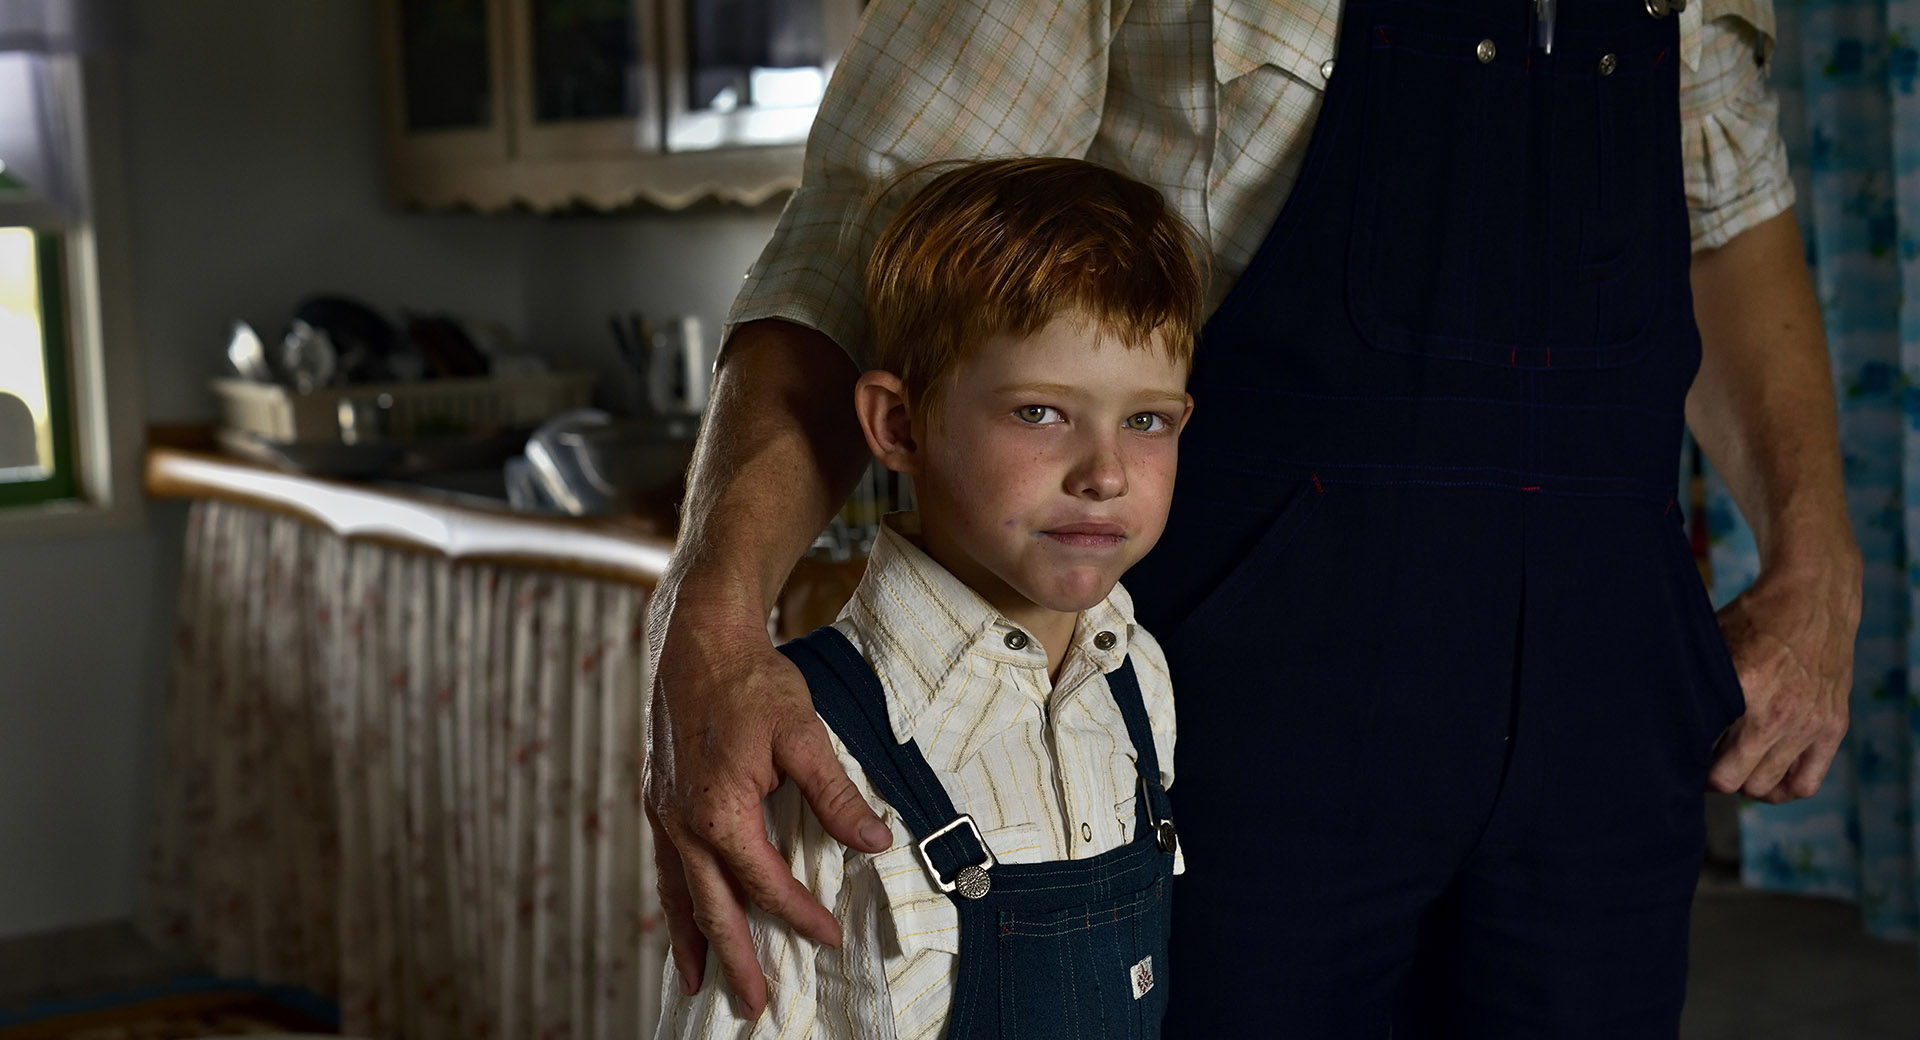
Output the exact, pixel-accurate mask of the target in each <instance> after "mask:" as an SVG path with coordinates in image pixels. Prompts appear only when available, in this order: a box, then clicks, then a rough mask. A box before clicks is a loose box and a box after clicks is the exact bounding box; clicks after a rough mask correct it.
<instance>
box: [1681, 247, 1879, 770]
mask: <svg viewBox="0 0 1920 1040" xmlns="http://www.w3.org/2000/svg"><path fill="white" fill-rule="evenodd" d="M1691 273H1692V281H1693V309H1694V317H1695V319H1696V320H1697V321H1698V322H1699V326H1700V342H1701V348H1702V357H1701V364H1700V374H1699V376H1698V377H1697V378H1696V379H1695V380H1694V384H1693V388H1692V390H1691V392H1689V393H1688V395H1687V425H1688V426H1689V427H1691V428H1692V430H1693V433H1694V436H1695V437H1696V438H1697V439H1698V440H1699V442H1700V446H1701V447H1702V448H1703V449H1705V451H1706V453H1707V458H1708V459H1710V460H1712V462H1713V464H1714V467H1715V468H1716V469H1718V470H1719V471H1720V474H1721V476H1723V477H1724V478H1725V479H1726V482H1727V488H1728V490H1730V491H1731V492H1732V493H1733V497H1734V500H1735V501H1736V502H1737V503H1738V504H1739V506H1740V512H1741V514H1742V515H1743V516H1745V517H1746V518H1747V521H1748V523H1749V524H1751V525H1752V527H1753V536H1754V542H1755V545H1756V546H1757V547H1758V548H1759V551H1760V576H1759V578H1758V579H1757V580H1756V581H1755V582H1754V584H1753V587H1752V588H1750V589H1748V590H1747V591H1746V592H1745V593H1743V594H1741V595H1740V596H1739V597H1738V598H1736V599H1735V600H1734V601H1733V602H1732V603H1729V604H1728V605H1727V606H1726V608H1725V609H1724V610H1722V611H1721V612H1720V630H1721V632H1722V633H1723V634H1724V635H1725V636H1726V638H1727V646H1728V648H1729V649H1730V650H1731V651H1732V653H1733V662H1734V668H1735V670H1736V671H1738V672H1739V673H1740V683H1741V686H1742V687H1743V690H1744V693H1745V695H1746V701H1747V711H1746V714H1745V715H1744V716H1742V717H1741V719H1740V720H1739V721H1738V722H1736V723H1734V725H1733V726H1731V727H1729V728H1728V730H1727V732H1726V733H1725V734H1723V735H1722V736H1721V738H1720V746H1719V749H1718V753H1717V754H1716V755H1715V760H1714V764H1713V768H1712V769H1711V771H1710V772H1709V773H1708V778H1707V783H1708V785H1709V786H1710V787H1712V788H1713V789H1715V790H1719V791H1739V792H1741V793H1743V794H1745V795H1746V796H1747V797H1749V798H1755V799H1760V800H1764V801H1769V802H1785V801H1791V800H1792V799H1795V798H1805V797H1807V796H1808V795H1811V794H1813V793H1814V792H1815V791H1818V790H1819V789H1820V782H1821V781H1822V780H1823V779H1825V778H1826V775H1827V769H1828V767H1829V766H1831V765H1832V764H1833V756H1834V753H1835V752H1836V751H1837V750H1838V749H1839V747H1840V739H1841V737H1843V736H1844V735H1845V734H1846V731H1847V697H1848V693H1849V688H1850V687H1851V685H1852V682H1853V637H1854V632H1855V630H1856V629H1857V628H1858V627H1859V624H1860V551H1859V548H1858V547H1857V546H1856V545H1855V544H1854V539H1853V532H1852V529H1851V528H1850V526H1849V523H1848V519H1847V503H1846V491H1845V485H1844V482H1843V480H1842V467H1841V463H1840V436H1839V426H1838V422H1837V420H1836V419H1835V416H1834V403H1833V381H1832V373H1831V369H1830V367H1829V362H1828V359H1827V344H1826V336H1825V333H1824V331H1823V329H1822V325H1821V320H1820V306H1819V302H1818V300H1817V299H1816V298H1815V296H1814V291H1813V283H1812V280H1811V279H1810V278H1809V277H1808V274H1807V264H1806V251H1805V250H1804V249H1803V248H1802V247H1801V244H1800V232H1799V229H1798V227H1797V226H1796V225H1795V224H1794V218H1793V213H1792V211H1788V212H1785V213H1781V214H1779V215H1778V216H1775V217H1772V218H1770V219H1768V220H1765V221H1762V222H1761V223H1759V224H1756V225H1754V226H1753V227H1751V228H1748V229H1747V230H1745V231H1743V232H1741V233H1740V234H1739V235H1737V236H1735V237H1734V239H1733V240H1732V241H1730V242H1728V243H1727V244H1726V245H1723V246H1721V247H1719V248H1717V249H1710V250H1703V251H1701V252H1699V253H1696V254H1694V258H1693V266H1692V269H1691Z"/></svg>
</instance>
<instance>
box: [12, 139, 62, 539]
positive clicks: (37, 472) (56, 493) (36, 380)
mask: <svg viewBox="0 0 1920 1040" xmlns="http://www.w3.org/2000/svg"><path fill="white" fill-rule="evenodd" d="M4 177H5V172H4V171H0V178H4ZM6 186H7V184H6V181H5V180H4V179H0V190H4V188H5V187H6ZM63 255H64V251H63V250H62V249H61V236H60V233H59V232H57V231H40V230H37V229H34V228H28V227H0V506H5V505H18V504H21V503H25V502H44V501H49V500H54V499H65V498H72V497H73V495H74V479H73V446H72V427H71V425H70V422H71V420H70V418H69V411H70V410H69V408H68V402H69V400H70V398H69V396H68V393H69V392H68V389H67V382H68V380H67V351H66V322H65V320H64V304H63V300H64V295H63V294H62V293H61V291H60V290H61V283H62V282H63V281H64V280H65V279H64V273H63V270H62V258H63Z"/></svg>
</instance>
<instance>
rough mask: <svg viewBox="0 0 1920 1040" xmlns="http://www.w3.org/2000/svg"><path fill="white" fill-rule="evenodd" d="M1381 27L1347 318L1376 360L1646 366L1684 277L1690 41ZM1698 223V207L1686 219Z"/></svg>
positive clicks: (1366, 112)
mask: <svg viewBox="0 0 1920 1040" xmlns="http://www.w3.org/2000/svg"><path fill="white" fill-rule="evenodd" d="M1648 26H1649V28H1647V29H1644V30H1642V29H1636V30H1634V31H1631V32H1619V33H1615V34H1612V36H1593V37H1588V38H1585V39H1581V40H1576V41H1567V43H1566V44H1565V45H1564V46H1559V47H1557V48H1556V51H1555V54H1554V56H1553V58H1552V59H1551V65H1550V67H1549V66H1548V64H1547V61H1548V59H1544V58H1542V57H1541V56H1540V55H1538V54H1537V53H1534V52H1532V50H1531V48H1530V47H1529V45H1528V40H1527V37H1526V33H1525V30H1524V27H1519V28H1516V27H1515V26H1513V25H1509V24H1506V23H1487V24H1486V25H1484V26H1482V27H1481V28H1479V29H1478V30H1475V29H1471V28H1468V29H1465V30H1463V31H1454V32H1446V33H1442V32H1434V31H1427V30H1425V29H1423V28H1420V27H1416V26H1410V25H1404V24H1379V25H1375V26H1374V27H1373V28H1372V35H1371V37H1370V41H1371V44H1372V46H1371V48H1370V50H1369V56H1368V59H1367V67H1366V69H1365V70H1364V71H1365V77H1366V79H1365V85H1364V91H1365V98H1364V102H1363V104H1362V106H1361V107H1362V111H1363V121H1364V128H1363V132H1362V145H1361V156H1362V159H1361V164H1360V168H1361V171H1362V172H1361V178H1362V182H1361V184H1360V187H1359V192H1358V195H1357V197H1356V202H1355V207H1354V214H1353V223H1352V231H1351V235H1350V242H1349V251H1348V258H1347V262H1348V279H1347V284H1348V301H1347V303H1348V310H1349V313H1350V315H1351V317H1352V320H1353V322H1354V325H1355V327H1356V329H1357V330H1358V331H1359V333H1360V335H1361V336H1362V338H1364V339H1365V340H1366V341H1367V342H1368V343H1369V344H1370V345H1372V346H1373V347H1375V348H1376V349H1380V350H1384V351H1389V352H1394V353H1402V354H1411V355H1419V356H1423V357H1434V358H1446V359H1453V360H1461V361H1473V362H1479V363H1483V364H1489V365H1501V366H1514V367H1521V368H1531V369H1554V368H1561V369H1567V368H1571V369H1594V368H1606V367H1613V366H1617V365H1624V364H1629V363H1632V362H1633V361H1636V360H1638V359H1639V358H1640V356H1641V355H1642V354H1643V353H1644V352H1645V349H1646V346H1647V343H1648V342H1649V340H1650V339H1651V337H1650V336H1649V335H1648V333H1649V329H1650V326H1651V324H1652V320H1653V318H1654V316H1655V315H1657V314H1659V313H1661V312H1662V307H1663V305H1664V303H1665V302H1666V293H1668V292H1669V291H1671V288H1672V285H1673V284H1674V280H1675V276H1676V268H1675V266H1674V265H1675V263H1676V260H1677V259H1678V260H1679V261H1682V262H1683V261H1684V256H1679V257H1678V258H1676V251H1675V250H1674V249H1673V248H1670V240H1671V241H1672V242H1674V243H1677V244H1678V245H1679V250H1678V252H1679V253H1680V254H1684V252H1685V241H1686V239H1685V234H1684V229H1678V230H1679V231H1680V234H1679V236H1678V238H1677V239H1676V238H1675V236H1674V235H1673V234H1671V233H1670V232H1672V231H1674V230H1676V229H1674V228H1671V227H1668V226H1665V225H1663V223H1662V221H1663V220H1664V214H1667V213H1669V212H1671V211H1672V210H1673V204H1674V203H1675V202H1676V201H1677V200H1678V197H1679V192H1680V190H1681V183H1680V168H1679V133H1680V131H1679V124H1678V116H1677V109H1676V105H1677V96H1678V93H1677V92H1678V78H1677V73H1676V71H1675V64H1676V61H1677V59H1676V58H1675V57H1674V56H1672V55H1670V54H1669V53H1668V49H1667V48H1665V47H1663V46H1662V45H1661V44H1660V42H1659V37H1660V36H1661V35H1671V32H1672V27H1671V26H1665V27H1662V26H1661V25H1660V24H1659V23H1656V22H1654V21H1653V20H1651V19H1649V20H1648ZM1682 212H1683V211H1682Z"/></svg>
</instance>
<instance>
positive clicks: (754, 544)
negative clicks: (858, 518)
mask: <svg viewBox="0 0 1920 1040" xmlns="http://www.w3.org/2000/svg"><path fill="white" fill-rule="evenodd" d="M859 374H860V373H859V371H858V369H857V368H856V367H855V366H854V364H853V362H852V361H851V360H850V359H849V358H848V357H847V355H846V354H845V353H844V352H843V351H841V349H840V348H839V347H838V346H836V345H835V344H834V342H833V341H832V340H831V339H828V338H827V337H826V336H825V335H823V334H821V333H819V332H816V331H814V330H812V329H809V328H805V327H804V326H800V325H795V324H792V323H790V322H785V321H777V320H764V321H754V322H748V323H746V324H743V325H741V326H740V327H739V328H737V329H735V330H734V333H733V335H732V337H731V338H730V339H729V340H728V342H727V348H726V350H725V351H724V352H723V353H722V358H721V364H720V370H719V372H718V374H717V376H716V378H715V381H714V385H713V396H712V400H711V401H710V403H709V405H708V411H707V418H706V422H705V424H704V425H703V427H702V429H701V432H700V442H699V445H698V446H697V448H696V449H695V451H694V458H693V466H692V469H691V471H690V473H689V475H688V481H687V497H686V502H685V504H684V506H683V507H682V509H681V516H680V539H679V544H678V546H677V547H676V548H675V551H674V558H673V563H672V566H671V567H670V568H669V570H668V574H667V580H666V582H665V586H666V588H667V589H669V590H670V591H672V592H674V593H675V594H677V593H679V592H681V591H686V590H688V589H689V588H696V587H697V589H698V590H699V595H700V596H701V597H702V598H705V599H708V600H710V601H712V602H714V603H716V604H723V605H725V606H728V607H736V608H740V609H745V608H748V607H757V609H758V611H759V616H761V617H764V616H765V615H766V613H767V612H768V611H770V610H771V609H772V608H773V603H774V600H775V598H776V597H777V596H778V595H779V592H780V587H781V585H782V583H784V582H785V580H786V577H787V574H788V572H789V571H790V570H791V569H792V568H793V564H794V562H795V561H797V560H798V559H799V558H800V556H801V554H802V553H804V552H806V550H807V547H808V546H809V545H811V544H812V542H813V539H814V537H815V536H816V535H818V534H819V533H820V530H821V528H822V527H824V526H826V523H827V521H828V520H830V519H831V518H832V516H833V514H834V512H835V511H836V510H838V509H839V507H840V504H841V503H842V502H843V501H845V499H846V497H847V494H848V492H849V491H851V490H852V488H853V485H854V482H855V481H856V480H858V479H859V476H860V472H861V469H862V468H863V467H864V466H865V465H866V462H867V459H868V453H867V448H866V443H865V441H864V440H863V439H862V438H861V436H860V427H859V424H858V422H857V421H856V420H855V418H854V412H853V384H854V382H855V380H857V379H858V378H859Z"/></svg>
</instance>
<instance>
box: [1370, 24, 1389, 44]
mask: <svg viewBox="0 0 1920 1040" xmlns="http://www.w3.org/2000/svg"><path fill="white" fill-rule="evenodd" d="M1374 32H1377V33H1379V34H1380V42H1381V43H1384V44H1387V45H1388V46H1392V45H1393V41H1392V40H1389V39H1387V30H1386V27H1385V26H1381V27H1380V28H1378V29H1375V30H1374Z"/></svg>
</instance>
